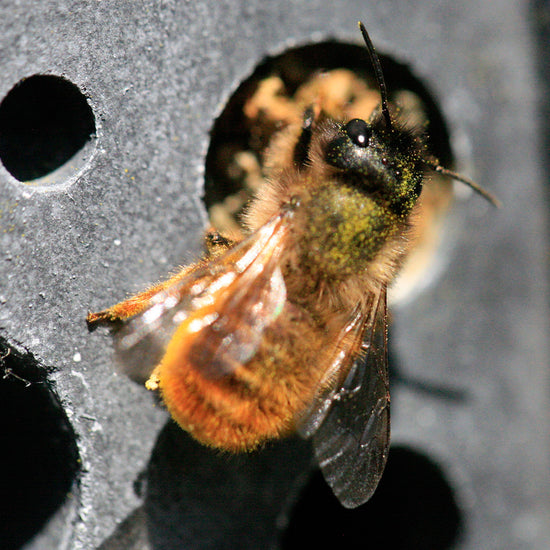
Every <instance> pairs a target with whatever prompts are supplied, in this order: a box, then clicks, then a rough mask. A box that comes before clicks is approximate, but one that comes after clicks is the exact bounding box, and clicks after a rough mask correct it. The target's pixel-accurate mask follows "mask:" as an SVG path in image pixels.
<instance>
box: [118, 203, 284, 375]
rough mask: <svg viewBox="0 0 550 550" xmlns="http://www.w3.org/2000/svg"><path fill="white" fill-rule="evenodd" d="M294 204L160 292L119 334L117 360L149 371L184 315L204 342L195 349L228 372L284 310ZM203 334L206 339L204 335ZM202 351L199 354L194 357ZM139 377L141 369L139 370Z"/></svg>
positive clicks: (215, 369)
mask: <svg viewBox="0 0 550 550" xmlns="http://www.w3.org/2000/svg"><path fill="white" fill-rule="evenodd" d="M290 217H291V212H290V211H285V212H282V213H281V214H279V215H278V216H276V217H274V218H273V219H272V220H271V221H269V222H268V223H267V224H265V225H264V226H262V227H261V228H260V229H258V230H257V231H255V232H254V233H253V234H252V235H250V236H249V237H247V238H246V239H244V240H243V241H242V242H240V243H239V244H237V245H235V246H234V247H232V248H231V249H229V250H228V251H227V252H225V253H223V254H221V255H219V256H216V257H215V258H213V259H211V260H209V261H207V262H205V263H204V264H203V265H201V266H199V267H198V268H196V269H194V270H193V271H191V272H190V273H189V274H188V275H186V276H184V277H183V278H182V279H180V280H178V281H177V282H176V283H174V284H173V285H170V286H168V287H167V288H164V289H163V290H161V291H159V292H158V293H157V294H155V295H154V296H153V297H152V298H151V301H150V305H149V306H148V307H147V309H145V310H144V311H142V312H140V313H138V314H137V315H135V316H134V317H131V318H130V319H128V320H127V321H124V322H123V325H122V326H121V327H120V328H119V329H118V330H117V331H116V333H115V334H114V337H115V350H116V357H117V361H118V362H119V363H120V364H121V365H122V367H123V368H124V369H125V370H126V371H128V370H130V371H134V372H135V369H136V368H139V371H140V372H139V376H140V377H141V378H146V377H147V376H148V375H149V374H150V373H151V371H152V370H153V369H154V367H155V366H156V365H158V363H159V362H160V360H161V359H162V356H163V355H164V352H165V350H166V346H167V345H168V342H169V341H170V339H171V338H172V336H173V334H174V332H175V331H176V329H178V327H180V326H181V325H182V323H184V322H185V323H186V324H187V326H188V330H187V333H188V335H189V337H190V338H193V339H194V341H195V342H197V344H198V345H195V346H194V349H195V350H200V349H201V348H202V349H204V352H203V355H204V357H201V358H200V362H199V361H198V358H196V357H194V358H193V359H194V361H193V362H194V363H196V362H198V364H197V367H200V368H203V369H207V368H208V369H210V370H211V371H212V372H210V374H211V375H213V376H216V375H223V374H228V373H229V372H230V371H228V369H230V368H233V367H232V366H233V365H235V364H236V363H239V362H244V361H245V360H247V359H248V358H250V357H251V356H252V355H253V353H254V352H255V351H256V349H257V347H258V345H259V343H260V342H261V338H262V333H263V330H264V328H265V326H266V325H267V324H268V323H270V322H271V321H272V320H273V319H274V318H275V317H276V316H277V315H278V314H279V313H280V311H281V310H282V308H283V306H284V303H285V300H286V287H285V284H284V280H283V276H282V274H281V271H280V269H279V267H278V266H279V258H280V255H281V251H282V248H283V241H284V239H285V237H286V235H287V230H288V226H289V223H288V222H289V220H290ZM202 340H205V341H204V346H201V345H200V343H201V341H202ZM195 359H197V361H195ZM135 377H137V376H135Z"/></svg>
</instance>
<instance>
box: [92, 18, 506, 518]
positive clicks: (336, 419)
mask: <svg viewBox="0 0 550 550" xmlns="http://www.w3.org/2000/svg"><path fill="white" fill-rule="evenodd" d="M359 27H360V30H361V33H362V35H363V38H364V41H365V44H366V47H367V50H368V52H369V55H370V57H371V61H372V64H373V66H374V72H375V76H376V80H377V82H378V87H379V90H380V98H381V102H380V105H379V106H378V107H377V108H376V109H375V110H374V111H373V113H372V115H371V116H370V118H369V119H368V120H367V121H366V120H362V119H358V118H355V119H352V120H348V121H345V120H335V119H333V118H331V117H330V116H329V115H327V114H326V113H325V112H323V110H322V109H320V108H319V106H318V105H316V104H312V105H311V106H309V107H307V108H306V109H305V112H304V114H303V118H302V121H301V123H299V124H298V125H297V127H296V126H295V127H290V128H289V129H288V131H287V132H286V137H285V138H284V139H281V140H278V142H277V145H276V146H275V147H274V148H273V153H272V154H273V155H276V158H273V159H271V161H270V159H269V158H268V159H267V160H266V163H267V164H271V171H270V178H269V180H268V181H265V183H264V184H263V185H262V187H261V188H260V189H259V191H258V193H257V196H256V197H255V198H254V199H253V200H252V201H251V203H250V205H249V206H248V208H247V211H246V214H245V218H244V221H245V236H244V237H242V238H240V237H239V238H238V239H230V238H228V237H226V236H223V235H221V234H219V233H216V232H211V233H209V234H207V237H206V246H207V250H208V253H207V255H206V256H205V257H204V258H203V259H201V260H200V261H198V262H197V263H195V264H192V265H190V266H187V267H184V268H183V269H182V270H181V271H180V272H179V273H178V274H176V275H175V276H174V277H172V278H171V279H169V280H167V281H166V282H163V283H160V284H158V285H156V286H154V287H152V288H150V289H149V290H146V291H145V292H142V293H140V294H138V295H136V296H134V297H132V298H130V299H128V300H125V301H123V302H121V303H119V304H117V305H115V306H113V307H111V308H109V309H106V310H104V311H101V312H99V313H90V314H89V315H88V318H87V322H88V325H89V327H90V328H95V327H96V326H97V325H100V324H108V325H113V326H114V328H115V330H114V337H115V346H116V351H117V354H118V356H119V359H120V360H121V361H122V362H123V363H125V364H127V365H134V366H137V367H138V368H140V369H142V370H144V371H145V372H147V374H148V375H149V374H150V376H149V379H148V380H147V382H146V386H147V387H148V388H149V389H159V390H160V393H161V395H162V398H163V400H164V403H165V404H166V406H167V408H168V410H169V411H170V413H171V414H172V416H173V417H174V419H175V420H176V421H177V422H178V424H179V425H180V426H181V427H182V428H183V429H184V430H186V431H187V432H189V433H190V434H191V435H192V436H193V437H195V438H196V439H197V440H198V441H200V442H202V443H204V444H206V445H209V446H212V447H216V448H220V449H224V450H228V451H233V452H238V451H250V450H253V449H255V448H257V447H259V446H261V445H262V444H263V443H265V442H266V441H269V440H271V439H275V438H280V437H282V436H284V435H286V434H289V433H291V432H293V431H296V430H297V431H298V432H299V433H301V434H302V435H303V436H304V437H308V438H309V437H311V438H312V439H313V446H314V449H315V454H316V457H317V459H318V462H319V465H320V467H321V470H322V472H323V474H324V476H325V479H326V480H327V482H328V484H329V485H330V486H331V487H332V490H333V491H334V493H335V494H336V496H337V497H338V498H339V500H340V501H341V503H342V504H343V505H344V506H345V507H348V508H353V507H356V506H358V505H360V504H362V503H364V502H366V501H367V500H368V499H369V498H370V496H371V495H372V493H373V492H374V490H375V488H376V486H377V484H378V481H379V480H380V477H381V475H382V472H383V469H384V465H385V463H386V459H387V455H388V448H389V441H390V412H389V403H390V395H389V385H388V369H387V306H386V290H387V287H388V285H389V283H390V282H391V281H392V279H393V277H394V275H395V273H396V272H397V270H398V268H399V266H400V264H401V263H402V261H403V258H404V256H405V253H406V251H407V240H408V238H409V235H410V232H411V226H412V224H413V220H414V213H415V208H416V205H417V199H418V197H419V196H420V193H421V191H422V185H423V181H424V175H425V173H426V172H427V171H430V170H431V171H436V172H440V173H443V174H446V175H448V176H450V177H452V178H454V179H457V180H460V181H462V182H464V183H466V184H467V185H469V186H470V187H472V188H473V189H474V190H476V191H477V192H478V193H480V194H481V195H483V196H484V197H486V198H487V199H488V200H489V201H491V202H492V203H494V204H496V200H495V199H494V198H493V197H492V196H491V195H490V194H488V193H487V192H486V191H484V190H483V189H481V188H480V187H478V186H477V185H476V184H475V183H473V182H471V181H469V180H467V179H465V178H463V177H461V176H459V175H458V174H455V173H453V172H450V171H448V170H446V169H445V168H442V167H441V166H440V165H439V163H438V162H437V160H436V159H434V158H433V157H431V156H430V154H429V152H428V151H427V146H426V143H425V140H424V137H423V135H422V134H421V133H420V132H418V131H415V130H414V129H411V128H407V127H406V126H405V125H403V124H400V123H399V122H398V121H397V120H395V116H394V114H392V112H391V111H390V107H389V105H388V98H387V92H386V86H385V82H384V77H383V74H382V69H381V66H380V61H379V59H378V56H377V55H376V53H375V50H374V47H373V45H372V42H371V40H370V38H369V35H368V34H367V31H366V29H365V27H364V26H363V24H362V23H359ZM268 155H269V153H268ZM281 159H283V161H281Z"/></svg>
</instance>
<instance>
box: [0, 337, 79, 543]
mask: <svg viewBox="0 0 550 550" xmlns="http://www.w3.org/2000/svg"><path fill="white" fill-rule="evenodd" d="M0 448H1V449H2V452H1V453H0V495H2V498H0V540H1V541H2V544H1V546H2V548H3V549H5V550H10V549H17V548H20V547H21V546H22V545H23V544H24V543H25V542H27V541H29V540H30V539H31V538H32V537H33V536H34V535H36V534H37V533H38V532H39V531H40V530H41V528H42V527H43V526H44V524H45V523H46V521H47V520H48V519H49V518H50V517H52V516H53V515H54V513H55V512H57V510H59V509H60V508H61V506H62V505H63V503H64V501H65V499H66V497H67V495H68V493H69V491H70V490H71V489H73V488H74V486H75V480H76V477H77V473H78V470H79V466H78V464H79V459H78V450H77V447H76V441H75V434H74V432H73V430H72V427H71V425H70V423H69V421H68V419H67V417H66V415H65V412H64V411H63V408H62V406H61V404H60V402H59V399H58V397H57V396H56V395H55V393H54V391H53V390H52V388H51V386H50V383H49V382H48V371H47V369H45V368H43V367H40V366H39V365H38V364H37V362H36V361H35V359H34V358H33V357H32V356H31V355H30V354H22V353H20V352H18V351H17V350H16V349H14V348H13V347H11V346H9V345H8V344H7V343H6V342H5V341H2V340H0Z"/></svg>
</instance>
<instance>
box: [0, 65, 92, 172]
mask: <svg viewBox="0 0 550 550" xmlns="http://www.w3.org/2000/svg"><path fill="white" fill-rule="evenodd" d="M95 131H96V128H95V121H94V115H93V112H92V109H91V108H90V106H89V105H88V103H87V101H86V97H85V96H84V94H83V93H82V92H81V91H80V89H79V88H78V87H77V86H75V85H74V84H72V83H71V82H69V81H68V80H66V79H64V78H61V77H59V76H51V75H34V76H30V77H28V78H25V79H23V80H21V81H20V82H18V83H17V84H16V85H15V86H14V87H13V88H12V89H11V90H10V91H9V92H8V94H7V95H6V97H5V98H4V99H3V101H2V103H0V160H2V163H3V164H4V166H5V168H6V170H8V172H10V174H12V176H13V177H14V178H16V179H18V180H19V181H30V180H36V179H38V178H41V177H44V176H46V175H48V174H50V173H52V172H53V171H54V170H57V169H58V168H60V167H62V166H63V165H64V164H65V163H66V162H67V161H68V160H69V159H71V158H73V157H74V156H75V155H76V154H77V153H78V152H79V151H81V150H83V149H84V147H85V145H86V144H87V143H88V142H89V141H90V140H91V139H92V137H93V136H94V134H95ZM83 161H84V158H82V159H79V161H78V162H75V163H74V164H75V166H74V167H71V170H72V171H73V172H76V171H77V170H78V169H79V168H80V167H81V164H82V162H83Z"/></svg>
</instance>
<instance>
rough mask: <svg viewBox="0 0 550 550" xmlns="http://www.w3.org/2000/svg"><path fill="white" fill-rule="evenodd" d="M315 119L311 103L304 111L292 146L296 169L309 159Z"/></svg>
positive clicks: (303, 165)
mask: <svg viewBox="0 0 550 550" xmlns="http://www.w3.org/2000/svg"><path fill="white" fill-rule="evenodd" d="M314 121H315V109H314V107H313V106H312V105H311V106H309V107H308V108H307V109H306V110H305V111H304V116H303V119H302V133H301V134H300V137H299V138H298V142H297V143H296V146H295V147H294V156H293V160H294V164H295V166H296V167H297V168H298V169H301V168H304V167H305V165H306V163H307V162H308V161H309V145H310V143H311V135H312V133H313V122H314Z"/></svg>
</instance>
